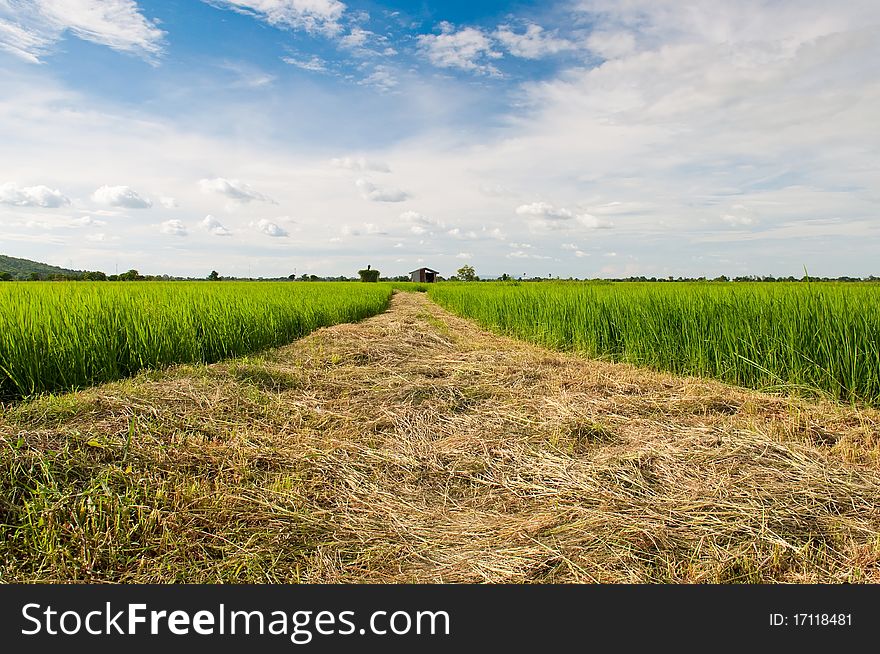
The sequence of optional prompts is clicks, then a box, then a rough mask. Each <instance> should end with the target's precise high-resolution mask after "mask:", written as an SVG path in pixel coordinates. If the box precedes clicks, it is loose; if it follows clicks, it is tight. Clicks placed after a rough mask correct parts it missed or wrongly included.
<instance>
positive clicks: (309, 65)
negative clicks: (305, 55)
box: [281, 55, 327, 73]
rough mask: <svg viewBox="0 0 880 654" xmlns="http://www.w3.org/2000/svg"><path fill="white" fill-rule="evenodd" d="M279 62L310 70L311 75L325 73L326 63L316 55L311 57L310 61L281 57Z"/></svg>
mask: <svg viewBox="0 0 880 654" xmlns="http://www.w3.org/2000/svg"><path fill="white" fill-rule="evenodd" d="M281 61H283V62H284V63H285V64H290V65H291V66H296V67H297V68H301V69H303V70H310V71H312V72H313V73H326V72H327V62H325V61H324V60H323V59H321V58H320V57H319V56H317V55H312V57H311V58H310V59H297V58H296V57H281Z"/></svg>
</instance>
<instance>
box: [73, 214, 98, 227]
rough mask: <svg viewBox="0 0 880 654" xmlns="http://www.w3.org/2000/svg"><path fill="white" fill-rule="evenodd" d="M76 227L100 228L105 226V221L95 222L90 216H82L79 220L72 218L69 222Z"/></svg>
mask: <svg viewBox="0 0 880 654" xmlns="http://www.w3.org/2000/svg"><path fill="white" fill-rule="evenodd" d="M70 222H71V224H73V225H74V226H76V227H100V226H101V225H106V224H107V221H105V220H97V219H95V218H92V217H91V216H82V217H81V218H74V219H73V220H72V221H70Z"/></svg>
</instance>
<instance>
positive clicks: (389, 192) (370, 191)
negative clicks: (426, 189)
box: [355, 178, 409, 202]
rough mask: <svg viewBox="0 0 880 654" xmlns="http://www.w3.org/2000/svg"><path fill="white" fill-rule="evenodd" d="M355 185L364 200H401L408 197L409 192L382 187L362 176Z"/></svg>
mask: <svg viewBox="0 0 880 654" xmlns="http://www.w3.org/2000/svg"><path fill="white" fill-rule="evenodd" d="M355 186H357V188H358V190H359V191H360V192H361V197H362V198H364V200H371V201H373V202H403V201H405V200H406V199H407V198H409V194H408V193H407V192H406V191H401V190H400V189H396V188H390V189H382V188H379V187H378V186H376V185H375V184H373V183H372V182H370V181H369V180H366V179H363V178H361V179H359V180H357V181H356V182H355Z"/></svg>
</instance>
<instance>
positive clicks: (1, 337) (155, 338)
mask: <svg viewBox="0 0 880 654" xmlns="http://www.w3.org/2000/svg"><path fill="white" fill-rule="evenodd" d="M391 292H392V288H391V286H390V285H387V284H361V283H345V282H342V283H333V284H319V283H315V284H290V283H284V282H278V283H275V282H264V283H251V282H223V283H209V282H137V283H130V282H129V283H126V282H119V283H116V282H73V283H66V282H35V283H13V284H0V400H9V399H15V398H17V397H22V396H29V395H33V394H35V393H40V392H44V391H62V390H70V389H74V388H79V387H83V386H87V385H91V384H95V383H101V382H107V381H111V380H115V379H119V378H122V377H126V376H128V375H131V374H133V373H135V372H137V371H138V370H141V369H143V368H154V367H162V366H167V365H170V364H175V363H192V362H204V363H210V362H213V361H217V360H219V359H222V358H225V357H230V356H238V355H242V354H247V353H250V352H254V351H257V350H263V349H266V348H270V347H276V346H280V345H284V344H286V343H290V342H291V341H293V340H294V339H296V338H299V337H301V336H303V335H305V334H308V333H309V332H311V331H312V330H314V329H316V328H318V327H323V326H327V325H333V324H336V323H340V322H352V321H357V320H360V319H362V318H366V317H367V316H371V315H374V314H376V313H378V312H380V311H383V310H384V309H385V308H386V307H387V305H388V301H389V299H390V297H391Z"/></svg>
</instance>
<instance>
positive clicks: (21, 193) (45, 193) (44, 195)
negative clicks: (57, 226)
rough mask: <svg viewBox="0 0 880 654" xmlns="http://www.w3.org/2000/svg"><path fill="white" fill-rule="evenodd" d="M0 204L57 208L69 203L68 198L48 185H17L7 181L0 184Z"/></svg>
mask: <svg viewBox="0 0 880 654" xmlns="http://www.w3.org/2000/svg"><path fill="white" fill-rule="evenodd" d="M0 204H11V205H12V206H15V207H43V208H44V209H57V208H58V207H62V206H65V205H68V204H70V200H69V199H68V198H67V197H66V196H65V195H64V194H63V193H61V191H59V190H58V189H51V188H49V187H48V186H42V185H39V186H18V185H16V184H14V183H12V182H9V183H6V184H2V185H0Z"/></svg>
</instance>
